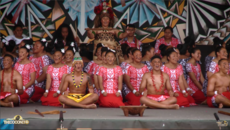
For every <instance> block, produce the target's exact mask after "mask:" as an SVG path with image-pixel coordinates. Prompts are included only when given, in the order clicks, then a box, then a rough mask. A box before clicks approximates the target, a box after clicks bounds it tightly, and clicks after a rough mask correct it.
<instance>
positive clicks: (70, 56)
mask: <svg viewBox="0 0 230 130" xmlns="http://www.w3.org/2000/svg"><path fill="white" fill-rule="evenodd" d="M73 56H74V55H73V52H72V51H71V50H68V51H66V53H65V60H66V62H72V61H73Z"/></svg>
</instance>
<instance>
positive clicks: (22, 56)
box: [18, 48, 29, 60]
mask: <svg viewBox="0 0 230 130" xmlns="http://www.w3.org/2000/svg"><path fill="white" fill-rule="evenodd" d="M28 55H29V53H28V52H27V50H26V49H25V48H20V49H19V53H18V58H19V59H20V60H24V59H25V58H27V57H28Z"/></svg>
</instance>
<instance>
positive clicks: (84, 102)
mask: <svg viewBox="0 0 230 130" xmlns="http://www.w3.org/2000/svg"><path fill="white" fill-rule="evenodd" d="M73 68H74V71H73V72H72V74H68V75H67V76H66V77H65V79H64V83H63V87H62V89H61V93H63V92H64V91H66V89H67V88H69V93H68V92H65V95H60V97H59V101H60V102H61V103H62V104H63V107H64V108H68V107H81V108H97V106H96V105H95V104H94V103H96V102H97V100H98V95H97V94H95V93H94V91H93V83H92V80H91V78H90V76H89V75H88V74H87V73H84V72H83V71H82V68H83V61H82V59H81V57H76V55H75V56H74V61H73ZM87 87H88V90H89V93H88V94H86V88H87Z"/></svg>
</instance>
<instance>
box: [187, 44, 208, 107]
mask: <svg viewBox="0 0 230 130" xmlns="http://www.w3.org/2000/svg"><path fill="white" fill-rule="evenodd" d="M191 57H192V58H191V59H190V60H189V61H188V62H187V64H186V71H187V75H188V77H187V83H188V85H189V87H190V88H191V91H192V92H191V93H190V94H191V96H192V97H193V98H194V100H195V102H196V103H197V104H201V103H205V101H206V97H205V96H204V93H203V92H202V84H203V83H204V77H203V74H202V72H201V67H200V64H199V63H198V62H199V61H200V58H201V51H200V49H198V48H194V49H193V50H192V51H191Z"/></svg>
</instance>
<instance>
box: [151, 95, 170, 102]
mask: <svg viewBox="0 0 230 130" xmlns="http://www.w3.org/2000/svg"><path fill="white" fill-rule="evenodd" d="M147 97H148V98H149V99H152V100H154V101H157V102H162V101H165V100H166V99H168V98H169V96H167V95H147Z"/></svg>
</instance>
